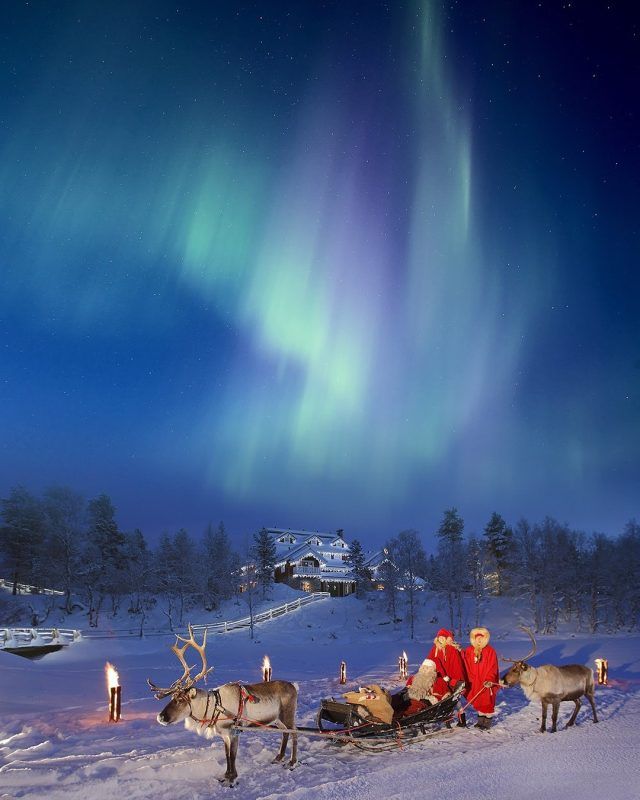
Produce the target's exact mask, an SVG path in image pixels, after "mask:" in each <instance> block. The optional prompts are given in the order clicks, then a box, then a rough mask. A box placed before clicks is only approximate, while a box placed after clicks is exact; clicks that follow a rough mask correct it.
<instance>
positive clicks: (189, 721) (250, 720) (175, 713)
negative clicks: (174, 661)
mask: <svg viewBox="0 0 640 800" xmlns="http://www.w3.org/2000/svg"><path fill="white" fill-rule="evenodd" d="M178 641H181V642H184V643H185V644H184V645H183V646H182V647H178ZM206 642H207V632H206V629H205V632H204V637H203V640H202V644H201V645H200V644H198V643H197V642H196V640H195V638H194V635H193V629H192V627H191V625H189V638H188V639H183V638H182V637H181V636H178V637H177V640H176V643H175V644H174V645H173V647H172V648H171V649H172V651H173V652H174V653H175V654H176V656H177V657H178V659H179V660H180V663H181V664H182V666H183V668H184V673H183V674H182V676H181V677H180V678H178V679H177V680H175V681H174V682H173V683H172V684H171V686H169V687H167V688H166V689H163V688H160V687H158V686H156V685H155V684H153V683H152V682H151V681H150V680H149V679H147V683H148V684H149V686H150V687H151V689H152V690H153V691H154V692H155V696H156V697H157V698H158V699H159V700H160V699H161V698H163V697H169V696H170V697H171V700H170V702H169V703H168V704H167V705H166V706H165V707H164V708H163V709H162V711H161V712H160V713H159V714H158V717H157V719H158V722H159V723H160V724H161V725H171V724H173V723H174V722H180V721H181V720H184V723H185V728H187V730H193V731H195V732H196V733H198V734H199V735H200V736H204V737H206V738H207V739H212V738H213V737H214V736H220V737H221V739H222V740H223V742H224V751H225V755H226V758H227V770H226V772H225V774H224V777H222V778H219V781H220V783H222V784H223V785H224V786H234V785H235V783H236V779H237V777H238V773H237V771H236V754H237V752H238V728H241V727H255V726H259V725H262V726H267V725H275V726H276V727H277V728H280V729H281V730H282V731H283V733H282V743H281V745H280V750H279V751H278V754H277V755H276V757H275V758H274V759H273V762H272V763H274V764H277V763H279V762H281V761H282V760H283V758H284V756H285V752H286V749H287V742H288V740H289V731H292V730H293V731H295V729H296V719H295V718H296V706H297V703H298V689H297V687H296V686H295V685H294V684H292V683H288V682H287V681H269V682H267V683H253V684H240V683H225V684H224V685H223V686H218V688H217V689H209V690H207V689H196V687H195V685H194V684H195V683H197V681H199V680H200V679H201V678H204V677H205V676H206V675H207V674H208V673H209V672H211V670H212V669H213V667H210V668H209V669H207V659H206V656H205V652H204V651H205V646H206ZM188 647H193V648H194V650H196V651H197V652H198V653H199V654H200V658H201V659H202V669H201V670H200V672H199V673H198V674H197V675H196V676H195V677H192V676H191V669H192V667H189V666H187V662H186V660H185V657H184V654H185V651H186V649H187V648H188ZM291 742H292V744H291V759H290V760H289V762H288V764H287V766H288V767H289V769H293V768H294V767H295V765H296V763H297V744H298V742H297V734H296V733H293V734H292V736H291Z"/></svg>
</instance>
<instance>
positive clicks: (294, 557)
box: [275, 543, 349, 569]
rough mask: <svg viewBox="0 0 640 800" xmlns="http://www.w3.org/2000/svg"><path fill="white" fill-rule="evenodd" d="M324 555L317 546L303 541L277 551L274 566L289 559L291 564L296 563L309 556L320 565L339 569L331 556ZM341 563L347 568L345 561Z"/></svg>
mask: <svg viewBox="0 0 640 800" xmlns="http://www.w3.org/2000/svg"><path fill="white" fill-rule="evenodd" d="M326 555H327V554H326V552H323V551H321V550H319V549H318V548H317V547H313V545H309V544H306V543H303V544H301V545H300V546H299V547H296V548H294V549H292V550H286V551H284V552H281V553H278V555H277V557H276V564H275V565H276V567H279V566H281V565H282V564H284V563H285V562H287V561H289V562H290V563H291V564H298V563H299V562H300V561H302V559H303V558H307V557H308V556H311V557H312V558H315V559H316V561H318V562H319V564H320V565H321V566H322V565H326V566H330V567H331V568H332V569H340V567H338V565H337V564H336V563H335V562H334V560H333V559H331V558H327V557H326ZM329 555H330V554H329ZM338 563H340V562H338ZM343 563H344V564H345V567H344V568H345V569H349V567H348V566H347V564H346V562H343Z"/></svg>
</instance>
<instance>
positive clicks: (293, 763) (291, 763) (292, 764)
mask: <svg viewBox="0 0 640 800" xmlns="http://www.w3.org/2000/svg"><path fill="white" fill-rule="evenodd" d="M299 763H300V762H299V761H288V762H287V763H286V764H285V767H286V768H287V769H289V770H291V769H295V768H296V767H297V766H298V764H299Z"/></svg>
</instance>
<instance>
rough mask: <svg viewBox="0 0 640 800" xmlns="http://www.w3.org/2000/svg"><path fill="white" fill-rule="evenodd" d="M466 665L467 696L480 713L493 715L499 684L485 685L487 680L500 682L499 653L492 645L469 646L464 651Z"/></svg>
mask: <svg viewBox="0 0 640 800" xmlns="http://www.w3.org/2000/svg"><path fill="white" fill-rule="evenodd" d="M476 653H477V654H478V656H479V658H478V656H477V655H476ZM463 659H464V665H465V667H466V669H467V678H468V684H467V690H466V692H465V697H467V698H468V699H469V700H470V702H471V705H472V706H473V707H474V708H475V710H476V711H477V712H478V714H484V715H485V716H487V717H491V716H493V715H494V714H495V710H496V694H497V692H498V687H497V686H490V687H485V685H484V684H485V681H491V682H492V683H494V684H495V683H498V680H499V675H498V655H497V653H496V651H495V650H494V649H493V647H491V645H489V644H487V645H485V646H484V647H483V648H482V649H481V650H476V649H475V648H474V647H473V646H469V647H467V649H466V650H465V651H464V653H463Z"/></svg>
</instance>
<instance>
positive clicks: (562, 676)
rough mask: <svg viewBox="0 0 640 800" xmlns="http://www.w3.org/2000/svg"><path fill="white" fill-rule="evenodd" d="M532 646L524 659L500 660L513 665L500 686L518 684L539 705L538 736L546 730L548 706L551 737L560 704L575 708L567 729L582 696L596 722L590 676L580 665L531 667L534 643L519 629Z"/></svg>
mask: <svg viewBox="0 0 640 800" xmlns="http://www.w3.org/2000/svg"><path fill="white" fill-rule="evenodd" d="M522 630H523V631H525V633H526V634H527V635H528V636H529V638H530V639H531V641H532V643H533V648H532V649H531V651H530V652H529V653H528V654H527V655H526V656H525V657H524V658H521V659H518V660H515V659H513V658H502V661H508V662H510V663H512V664H513V666H512V667H511V669H510V670H509V671H508V672H507V674H506V675H505V676H504V678H503V685H504V686H507V687H509V686H515V685H516V684H518V683H519V684H520V687H521V689H522V691H523V692H524V693H525V696H526V698H527V700H529V701H533V700H540V702H541V703H542V725H541V726H540V733H544V732H545V730H546V727H547V708H548V706H549V705H551V708H552V714H551V723H552V724H551V733H555V732H556V730H557V722H558V711H559V709H560V703H561V702H562V701H563V700H573V702H574V703H575V704H576V707H575V708H574V710H573V714H572V715H571V717H570V719H569V722H567V728H569V727H570V726H571V725H573V724H574V722H575V721H576V717H577V716H578V711H579V710H580V706H581V705H582V703H581V701H580V698H581V697H582V696H583V695H584V696H585V697H586V698H587V700H588V701H589V702H590V703H591V709H592V711H593V721H594V722H597V721H598V715H597V714H596V704H595V700H594V691H595V687H594V681H593V672H592V671H591V670H590V669H589V668H588V667H584V666H582V664H567V665H566V666H562V667H555V666H553V664H544V665H543V666H541V667H532V666H531V665H530V664H527V659H529V658H531V657H532V656H533V655H535V652H536V648H537V645H536V640H535V638H534V636H533V634H532V633H531V631H530V630H529V628H522Z"/></svg>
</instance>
